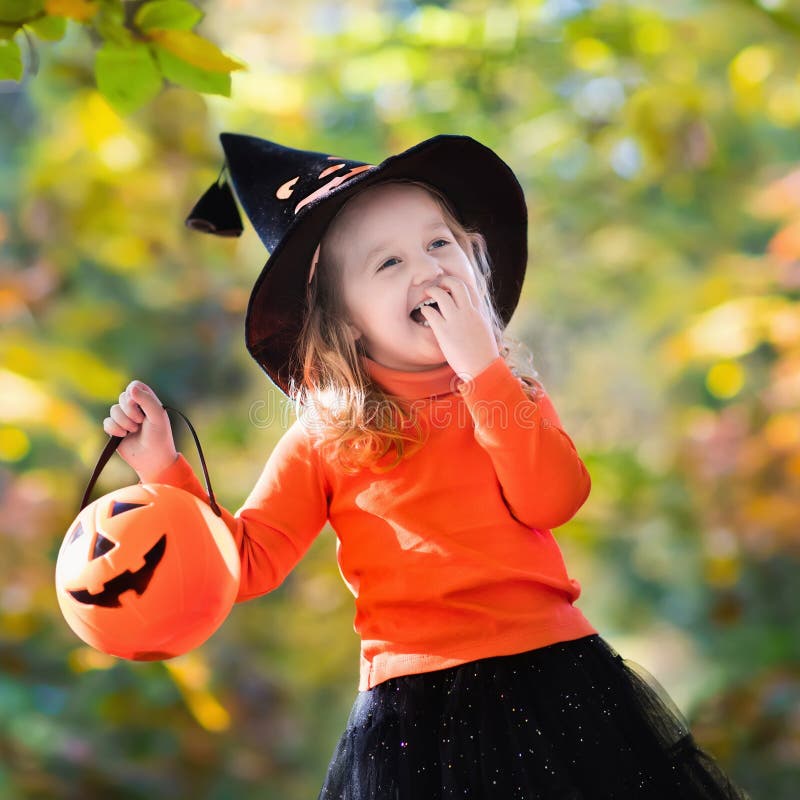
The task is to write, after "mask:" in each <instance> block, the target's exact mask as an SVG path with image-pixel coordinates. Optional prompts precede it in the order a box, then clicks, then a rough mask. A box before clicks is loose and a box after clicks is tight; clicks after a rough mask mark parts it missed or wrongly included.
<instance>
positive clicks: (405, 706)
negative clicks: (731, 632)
mask: <svg viewBox="0 0 800 800" xmlns="http://www.w3.org/2000/svg"><path fill="white" fill-rule="evenodd" d="M445 798H471V800H633V799H634V798H642V799H644V798H647V800H749V795H748V794H747V793H746V792H744V791H743V790H742V789H740V788H738V787H737V786H735V785H734V784H733V782H732V781H731V780H730V779H729V778H728V776H727V775H726V774H725V772H724V771H723V770H722V769H721V767H720V766H719V764H717V762H716V761H715V760H714V758H713V756H711V755H710V754H709V753H707V752H706V751H704V750H703V749H701V748H700V747H699V746H698V745H697V743H696V742H695V740H694V738H693V736H692V734H691V732H690V730H689V727H688V724H687V721H686V719H685V717H684V716H683V715H682V713H681V711H680V710H679V709H678V707H677V706H676V705H675V703H674V702H673V701H672V699H671V698H670V697H669V695H668V694H667V692H666V691H665V689H664V688H663V687H662V686H661V684H659V683H658V681H657V680H656V679H655V678H654V677H653V676H652V675H651V674H650V673H649V672H648V671H647V670H645V669H644V667H642V666H641V665H639V664H637V663H636V662H634V661H629V660H628V659H624V658H622V656H620V655H619V654H618V653H617V652H616V651H615V650H614V648H613V647H611V645H610V644H609V643H608V642H606V640H605V639H603V638H602V637H601V636H600V635H599V634H592V635H591V636H585V637H582V638H580V639H574V640H571V641H566V642H558V643H556V644H552V645H548V646H546V647H540V648H537V649H535V650H529V651H527V652H524V653H517V654H514V655H507V656H493V657H490V658H482V659H479V660H477V661H470V662H467V663H465V664H460V665H458V666H456V667H450V668H448V669H443V670H436V671H434V672H425V673H420V674H414V675H404V676H401V677H397V678H391V679H389V680H386V681H383V682H382V683H379V684H378V685H377V686H374V687H373V688H372V689H370V690H368V691H360V692H358V695H357V697H356V700H355V703H354V704H353V708H352V711H351V712H350V716H349V718H348V720H347V725H346V728H345V731H344V733H343V734H342V736H341V738H340V739H339V742H338V744H337V746H336V748H335V750H334V753H333V757H332V758H331V761H330V765H329V767H328V772H327V775H326V777H325V782H324V785H323V787H322V789H321V791H320V793H319V798H318V800H444V799H445Z"/></svg>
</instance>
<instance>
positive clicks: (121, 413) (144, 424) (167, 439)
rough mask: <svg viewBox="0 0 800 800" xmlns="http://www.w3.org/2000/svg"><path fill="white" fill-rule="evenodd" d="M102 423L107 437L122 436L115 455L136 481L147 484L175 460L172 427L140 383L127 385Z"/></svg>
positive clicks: (155, 401)
mask: <svg viewBox="0 0 800 800" xmlns="http://www.w3.org/2000/svg"><path fill="white" fill-rule="evenodd" d="M109 413H110V414H111V416H109V417H106V418H105V419H104V420H103V430H104V431H105V432H106V433H107V434H108V435H109V436H122V437H124V438H123V440H122V441H121V442H120V443H119V446H118V447H117V452H118V453H119V454H120V456H121V457H122V459H123V461H125V462H126V463H127V464H130V466H131V467H133V469H134V470H136V474H137V475H138V476H139V480H141V481H142V483H147V482H148V481H151V480H152V479H153V478H155V477H156V476H157V475H158V474H159V473H160V472H162V471H163V470H165V469H166V468H167V467H168V466H170V464H172V463H173V462H174V461H175V459H176V458H177V456H178V453H177V451H176V450H175V441H174V439H173V438H172V426H171V425H170V422H169V417H168V416H167V412H166V411H165V410H164V407H163V406H162V405H161V401H160V400H159V399H158V397H156V394H155V392H154V391H153V390H152V389H151V388H150V387H149V386H147V385H146V384H144V383H142V382H141V381H131V382H130V383H129V384H128V386H127V388H126V389H125V391H124V392H123V393H122V394H121V395H120V396H119V403H115V404H114V405H113V406H111V410H110V412H109Z"/></svg>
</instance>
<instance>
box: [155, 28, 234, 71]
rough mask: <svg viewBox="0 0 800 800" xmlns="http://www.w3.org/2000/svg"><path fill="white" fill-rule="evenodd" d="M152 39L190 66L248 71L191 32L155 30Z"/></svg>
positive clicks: (213, 45)
mask: <svg viewBox="0 0 800 800" xmlns="http://www.w3.org/2000/svg"><path fill="white" fill-rule="evenodd" d="M149 36H150V39H151V40H152V41H154V42H157V43H158V44H159V45H161V46H162V47H163V48H165V49H166V50H169V51H170V52H171V53H172V54H173V55H176V56H178V58H182V59H183V60H184V61H187V62H188V63H189V64H194V66H196V67H200V68H201V69H206V70H211V71H212V72H233V70H236V69H246V67H245V65H244V64H242V63H241V62H239V61H235V60H234V59H232V58H230V57H229V56H226V55H225V53H223V52H222V50H220V49H219V48H218V47H217V46H216V45H215V44H214V43H213V42H210V41H208V39H204V38H203V37H202V36H198V35H197V34H196V33H192V32H191V31H164V30H158V29H153V30H151V31H150V32H149Z"/></svg>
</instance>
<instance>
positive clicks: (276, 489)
mask: <svg viewBox="0 0 800 800" xmlns="http://www.w3.org/2000/svg"><path fill="white" fill-rule="evenodd" d="M152 482H153V483H166V484H169V485H171V486H177V487H178V488H181V489H185V490H186V491H188V492H191V493H192V494H193V495H195V496H196V497H199V498H200V499H201V500H203V501H204V502H206V503H207V502H208V494H207V493H206V491H205V489H204V488H203V486H202V484H201V483H200V481H199V479H198V477H197V475H196V474H195V472H194V471H193V469H192V467H191V466H190V465H189V463H188V462H187V461H186V459H185V458H184V456H183V454H182V453H178V456H177V458H176V459H175V461H174V462H173V463H172V464H171V465H170V466H169V467H167V468H166V469H165V470H163V471H162V472H161V473H160V474H159V475H158V476H156V478H155V479H154V480H153V481H152ZM220 510H221V511H222V519H223V520H224V522H225V524H226V525H227V526H228V528H229V529H230V531H231V533H232V534H233V537H234V540H235V541H236V545H237V547H238V549H239V558H240V560H241V583H240V585H239V594H238V596H237V598H236V602H241V601H243V600H249V599H251V598H253V597H258V596H259V595H262V594H266V593H267V592H270V591H272V590H273V589H275V588H277V587H278V586H279V585H280V584H281V583H283V581H284V579H285V578H286V576H287V575H288V574H289V572H291V570H292V569H293V568H294V567H295V565H296V564H297V563H298V561H300V559H301V558H302V557H303V556H304V555H305V553H306V552H307V550H308V548H309V547H310V546H311V543H312V542H313V540H314V539H315V538H316V536H317V535H318V534H319V532H320V530H321V529H322V527H323V526H324V525H325V522H326V520H327V517H328V492H327V485H326V481H325V478H324V474H323V471H322V469H321V465H320V463H319V459H318V456H317V451H316V450H315V449H314V448H313V446H312V444H311V443H310V441H309V439H308V437H307V436H306V435H305V433H304V431H303V428H302V425H301V423H300V422H295V423H294V424H293V425H292V426H291V428H289V430H288V431H287V432H286V433H285V434H284V435H283V437H281V439H280V441H279V442H278V444H277V445H276V446H275V448H274V450H273V451H272V453H271V454H270V456H269V458H268V459H267V462H266V464H265V466H264V468H263V470H262V472H261V475H260V477H259V478H258V481H257V482H256V485H255V486H254V487H253V490H252V491H251V492H250V494H249V496H248V497H247V499H246V500H245V501H244V504H243V505H242V506H241V508H239V509H238V511H236V513H235V514H231V513H230V511H228V510H227V509H225V508H223V507H222V506H220Z"/></svg>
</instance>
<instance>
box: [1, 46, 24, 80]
mask: <svg viewBox="0 0 800 800" xmlns="http://www.w3.org/2000/svg"><path fill="white" fill-rule="evenodd" d="M9 79H10V80H12V81H19V80H21V79H22V55H21V53H20V51H19V45H18V44H17V43H16V42H15V41H14V40H13V39H10V40H7V41H0V80H9Z"/></svg>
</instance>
